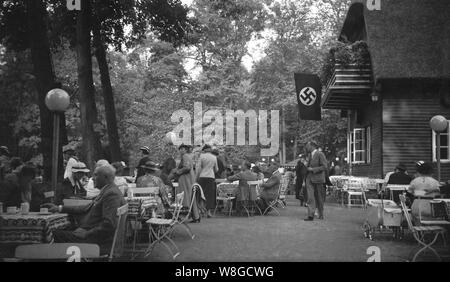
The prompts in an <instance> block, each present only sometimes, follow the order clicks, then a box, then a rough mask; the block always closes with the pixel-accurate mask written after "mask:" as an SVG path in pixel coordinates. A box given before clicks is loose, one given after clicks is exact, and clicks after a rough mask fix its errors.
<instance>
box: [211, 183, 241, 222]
mask: <svg viewBox="0 0 450 282" xmlns="http://www.w3.org/2000/svg"><path fill="white" fill-rule="evenodd" d="M225 185H227V184H225V183H220V184H219V185H217V189H216V207H215V208H214V215H216V210H217V208H218V207H219V206H222V207H223V208H225V204H227V205H229V206H230V209H229V216H231V212H232V211H233V200H235V199H236V197H235V196H234V195H230V193H229V191H227V190H226V189H225V188H224V187H225Z"/></svg>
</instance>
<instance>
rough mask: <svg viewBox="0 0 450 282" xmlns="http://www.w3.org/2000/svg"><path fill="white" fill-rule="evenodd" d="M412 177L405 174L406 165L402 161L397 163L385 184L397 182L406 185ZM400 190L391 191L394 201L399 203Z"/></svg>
mask: <svg viewBox="0 0 450 282" xmlns="http://www.w3.org/2000/svg"><path fill="white" fill-rule="evenodd" d="M411 181H412V178H411V176H409V175H408V174H406V165H405V164H404V163H399V164H398V165H397V166H396V167H395V171H394V173H393V174H391V176H389V180H388V182H387V184H399V185H408V184H409V183H411ZM401 192H402V191H393V196H394V202H396V203H399V202H400V198H399V196H398V195H400V193H401Z"/></svg>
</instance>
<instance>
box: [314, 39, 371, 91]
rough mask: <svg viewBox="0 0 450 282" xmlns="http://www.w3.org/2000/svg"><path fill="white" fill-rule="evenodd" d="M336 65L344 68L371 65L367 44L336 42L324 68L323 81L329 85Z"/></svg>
mask: <svg viewBox="0 0 450 282" xmlns="http://www.w3.org/2000/svg"><path fill="white" fill-rule="evenodd" d="M336 64H340V65H342V66H343V67H345V66H348V65H355V66H356V67H360V66H365V65H367V64H370V54H369V49H368V46H367V43H366V42H364V41H356V42H354V43H351V44H350V43H345V42H340V41H338V42H336V44H335V46H334V47H333V48H331V50H330V52H329V53H328V55H327V57H326V60H325V63H324V65H323V67H322V73H321V80H322V82H323V83H325V84H326V83H327V82H328V80H330V78H331V77H332V75H333V72H334V69H335V66H336Z"/></svg>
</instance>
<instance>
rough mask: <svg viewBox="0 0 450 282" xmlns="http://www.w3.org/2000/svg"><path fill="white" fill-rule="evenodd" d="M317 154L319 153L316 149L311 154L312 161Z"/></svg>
mask: <svg viewBox="0 0 450 282" xmlns="http://www.w3.org/2000/svg"><path fill="white" fill-rule="evenodd" d="M316 152H317V149H315V150H314V151H312V153H311V159H312V158H314V154H316Z"/></svg>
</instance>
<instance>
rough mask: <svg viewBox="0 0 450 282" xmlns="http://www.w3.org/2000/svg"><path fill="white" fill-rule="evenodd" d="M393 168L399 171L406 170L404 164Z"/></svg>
mask: <svg viewBox="0 0 450 282" xmlns="http://www.w3.org/2000/svg"><path fill="white" fill-rule="evenodd" d="M395 168H396V169H398V170H401V171H406V170H407V168H406V165H405V164H404V163H399V164H398V165H397V166H396V167H395Z"/></svg>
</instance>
